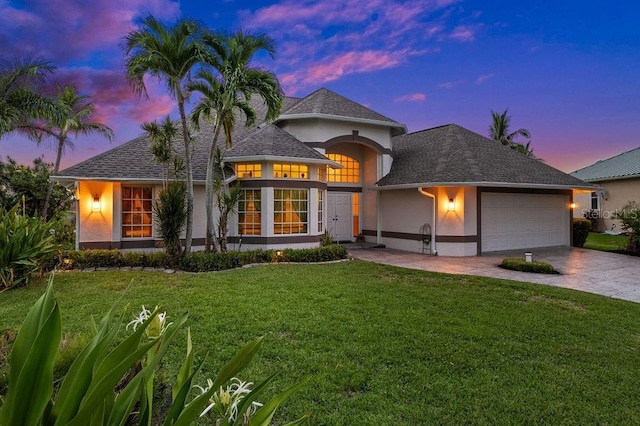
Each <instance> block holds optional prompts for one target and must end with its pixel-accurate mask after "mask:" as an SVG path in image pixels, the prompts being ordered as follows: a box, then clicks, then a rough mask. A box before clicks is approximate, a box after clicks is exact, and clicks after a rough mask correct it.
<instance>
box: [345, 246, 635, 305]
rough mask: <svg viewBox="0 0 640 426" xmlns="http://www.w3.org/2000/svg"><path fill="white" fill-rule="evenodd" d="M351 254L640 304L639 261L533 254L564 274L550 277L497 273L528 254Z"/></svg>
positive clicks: (561, 250)
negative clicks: (510, 260) (507, 262)
mask: <svg viewBox="0 0 640 426" xmlns="http://www.w3.org/2000/svg"><path fill="white" fill-rule="evenodd" d="M348 250H349V254H351V255H352V256H353V257H354V258H357V259H362V260H367V261H371V262H376V263H382V264H386V265H394V266H400V267H403V268H411V269H422V270H425V271H432V272H444V273H447V274H464V275H479V276H483V277H493V278H504V279H509V280H515V281H525V282H530V283H537V284H545V285H552V286H556V287H564V288H572V289H575V290H580V291H586V292H589V293H596V294H601V295H603V296H609V297H614V298H617V299H623V300H629V301H632V302H640V257H633V256H626V255H623V254H616V253H605V252H601V251H596V250H587V249H580V248H570V247H554V248H544V249H533V250H532V252H533V260H538V261H542V262H547V263H550V264H551V265H553V267H554V268H555V269H556V270H557V271H559V272H560V273H561V274H562V275H547V274H533V273H528V272H518V271H510V270H507V269H502V268H499V267H498V264H499V263H500V262H501V261H502V259H504V258H505V257H522V258H524V250H518V251H510V252H495V253H490V254H483V255H482V256H474V257H447V256H427V255H422V254H418V253H410V252H405V251H399V250H392V249H387V248H362V247H359V246H357V245H348Z"/></svg>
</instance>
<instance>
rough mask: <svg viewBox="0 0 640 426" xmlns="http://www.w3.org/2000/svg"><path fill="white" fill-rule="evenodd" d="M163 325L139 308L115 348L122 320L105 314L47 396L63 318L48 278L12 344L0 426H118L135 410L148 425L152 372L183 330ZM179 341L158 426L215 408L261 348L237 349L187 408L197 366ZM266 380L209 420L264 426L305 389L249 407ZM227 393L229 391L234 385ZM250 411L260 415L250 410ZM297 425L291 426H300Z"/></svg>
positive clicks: (159, 316) (180, 320) (176, 324)
mask: <svg viewBox="0 0 640 426" xmlns="http://www.w3.org/2000/svg"><path fill="white" fill-rule="evenodd" d="M166 319H167V315H166V313H160V312H159V309H158V308H156V309H155V310H154V311H153V312H150V311H149V310H147V309H144V307H143V309H142V312H141V313H140V315H139V316H138V318H136V319H135V320H134V321H131V322H130V323H129V325H128V326H127V329H128V328H129V326H130V325H133V331H132V332H131V333H130V334H129V335H127V336H126V337H125V338H124V340H123V341H121V342H118V341H117V339H116V338H117V336H118V331H119V329H120V328H121V325H122V322H123V318H122V317H120V318H117V317H116V316H115V314H114V309H111V310H110V311H109V312H108V313H107V315H106V316H105V317H104V318H103V319H102V321H100V323H99V325H98V326H97V327H96V333H95V335H94V336H93V338H92V339H91V340H90V341H89V342H88V344H87V345H86V346H85V347H84V349H82V350H81V351H80V352H79V354H78V355H77V356H71V358H74V360H73V362H72V363H71V366H70V368H69V370H68V372H67V374H66V375H65V376H64V378H63V379H62V381H61V383H60V386H59V388H58V390H57V392H55V393H54V386H53V380H54V365H55V358H56V353H57V352H58V348H59V346H60V340H61V337H62V336H61V334H62V333H61V329H62V315H61V313H60V307H59V306H58V303H57V301H56V300H55V299H54V298H53V274H52V275H51V278H50V279H49V283H48V285H47V289H46V291H45V294H44V295H43V296H42V297H41V298H40V299H38V301H37V302H36V303H35V305H34V306H33V307H32V308H31V310H30V311H29V313H28V314H27V316H26V318H25V320H24V322H23V324H22V326H21V327H20V331H19V332H18V334H17V336H16V338H15V342H14V344H13V348H12V351H11V355H10V357H9V359H10V360H11V361H10V369H9V380H8V388H7V393H6V398H5V401H4V403H3V404H2V406H1V407H0V424H2V425H40V424H125V423H130V422H131V420H133V418H132V417H131V416H132V414H134V410H136V414H135V416H136V417H135V420H136V421H135V422H136V423H139V424H151V422H152V419H153V418H154V415H153V411H154V409H157V408H159V407H154V401H153V394H154V386H153V382H154V380H153V378H154V376H155V372H156V368H157V367H158V365H159V364H160V361H161V359H162V357H163V356H164V354H165V353H166V351H167V349H168V347H169V345H170V344H171V342H172V340H173V339H174V338H175V337H176V335H177V334H178V331H179V330H180V329H181V328H182V327H183V326H184V325H185V323H186V320H187V315H186V314H183V315H181V316H179V317H177V318H175V319H174V320H173V321H172V322H170V323H167V321H166ZM186 334H187V354H186V357H185V359H184V362H183V363H182V367H181V368H180V372H179V374H178V377H177V378H176V381H175V384H174V386H173V387H172V396H171V405H170V407H169V409H168V411H167V412H166V419H165V422H164V424H183V425H185V424H192V423H193V422H195V421H196V420H197V419H198V418H199V417H200V416H201V414H204V413H203V411H205V409H206V411H209V410H208V407H207V405H209V404H210V401H211V400H212V399H213V400H216V398H215V397H216V394H217V396H218V398H220V397H221V396H222V393H223V392H224V391H223V389H224V386H225V385H226V384H228V383H230V382H233V381H234V376H236V374H238V373H239V372H240V371H242V370H243V369H244V367H245V366H246V365H247V364H248V363H249V362H250V361H251V359H252V358H253V357H254V356H255V354H256V353H257V351H258V349H259V347H260V345H261V344H262V340H263V338H262V337H260V338H258V339H256V340H255V341H253V342H251V343H249V344H248V345H246V346H245V347H244V348H243V349H241V350H240V352H238V353H237V354H236V355H235V356H234V357H233V358H232V359H231V360H230V361H229V362H228V363H227V364H226V365H225V366H224V367H222V369H221V370H220V373H219V374H218V375H217V376H216V377H215V379H214V380H208V381H207V382H208V383H209V386H208V387H207V388H201V390H202V392H201V393H200V394H199V395H197V396H195V397H194V398H193V399H191V400H190V401H187V399H188V396H189V394H190V393H191V390H192V389H193V388H194V385H195V383H194V377H195V375H196V374H197V373H198V372H199V370H200V369H201V367H202V365H203V362H202V361H201V362H198V363H196V362H195V356H194V353H193V346H192V343H191V334H190V332H189V330H188V329H187V333H186ZM134 367H135V368H134ZM273 377H274V375H272V376H271V377H269V378H268V379H266V380H265V381H264V382H263V383H260V384H258V385H257V386H255V388H254V389H253V390H248V391H247V392H246V393H245V394H243V395H242V397H240V398H236V399H234V406H233V407H232V410H231V411H233V412H234V413H235V414H234V415H233V416H231V415H229V417H226V416H227V415H228V414H227V412H226V411H225V413H224V414H223V415H224V416H218V417H215V418H213V419H212V421H213V422H214V424H245V423H244V420H246V421H247V423H246V424H248V423H249V422H251V424H268V423H270V421H271V418H272V417H273V415H274V413H275V411H276V409H277V408H278V406H279V405H280V404H281V403H282V402H283V401H284V400H286V399H287V398H288V397H289V396H290V395H291V393H293V392H294V391H295V390H296V389H298V388H299V387H301V386H302V385H303V384H304V383H305V382H306V381H307V380H306V379H305V380H303V381H302V382H300V383H298V384H296V385H293V386H291V387H290V388H289V389H287V390H285V391H284V392H282V393H281V394H279V395H277V396H276V397H275V398H273V399H272V400H271V401H269V402H267V403H265V404H264V405H262V404H254V402H255V401H256V398H257V397H258V394H259V392H260V391H261V390H263V389H264V388H265V387H266V385H267V384H268V382H269V381H271V379H273ZM236 380H237V379H236ZM243 385H244V383H243ZM116 387H117V388H118V392H117V393H116V392H114V389H115V388H116ZM243 387H245V386H243ZM226 389H227V391H229V390H230V389H235V388H234V387H233V383H232V384H230V385H229V386H228V387H227V388H226ZM218 392H220V393H218ZM225 396H226V395H225ZM257 405H260V406H261V407H260V408H259V409H256V410H254V409H252V407H255V406H257ZM136 407H137V408H136ZM209 407H210V406H209ZM305 417H306V416H305ZM303 419H304V417H303V418H301V419H299V420H298V421H296V422H294V423H296V424H299V423H300V422H302V420H303Z"/></svg>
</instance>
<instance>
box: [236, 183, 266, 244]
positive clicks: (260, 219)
mask: <svg viewBox="0 0 640 426" xmlns="http://www.w3.org/2000/svg"><path fill="white" fill-rule="evenodd" d="M249 191H251V192H252V193H253V194H254V198H253V201H254V206H255V203H256V202H257V203H258V208H257V209H256V210H254V212H253V213H254V214H255V212H257V215H258V219H259V221H258V222H257V223H258V226H259V227H258V230H259V232H258V233H257V234H254V233H252V234H247V233H241V232H240V226H241V225H243V224H244V225H245V229H244V230H245V231H246V229H247V228H246V224H247V222H240V215H241V214H242V213H244V214H247V211H246V210H245V211H243V210H241V209H240V205H241V204H240V203H242V202H246V200H245V199H244V197H246V194H247V192H249ZM242 192H243V194H244V195H243V196H242V198H241V199H240V201H239V202H238V209H237V218H238V220H237V222H238V223H237V227H236V231H237V235H243V236H245V235H250V236H262V235H263V232H262V190H261V189H260V188H243V189H242ZM255 194H257V195H258V196H259V198H258V199H257V200H256V198H255ZM254 223H255V222H254ZM252 230H255V226H254V227H253V228H252Z"/></svg>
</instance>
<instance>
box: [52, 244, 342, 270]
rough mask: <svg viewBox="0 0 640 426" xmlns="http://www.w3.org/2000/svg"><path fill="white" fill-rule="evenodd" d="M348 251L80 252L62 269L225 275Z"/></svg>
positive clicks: (62, 261)
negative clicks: (244, 268)
mask: <svg viewBox="0 0 640 426" xmlns="http://www.w3.org/2000/svg"><path fill="white" fill-rule="evenodd" d="M346 257H347V249H346V248H345V247H344V246H341V245H331V246H325V247H318V248H313V249H297V250H294V249H286V250H251V251H233V252H227V253H204V252H194V253H191V254H189V255H182V256H178V257H170V256H168V255H167V254H166V253H165V252H162V251H157V252H150V253H142V252H134V251H126V252H123V251H120V250H117V249H113V250H80V251H74V250H71V251H65V252H62V253H60V256H59V265H58V267H59V268H60V269H86V268H121V267H131V268H140V267H141V268H170V269H180V270H183V271H188V272H206V271H222V270H225V269H232V268H237V267H240V266H243V265H248V264H252V263H270V262H295V263H297V262H326V261H332V260H340V259H345V258H346Z"/></svg>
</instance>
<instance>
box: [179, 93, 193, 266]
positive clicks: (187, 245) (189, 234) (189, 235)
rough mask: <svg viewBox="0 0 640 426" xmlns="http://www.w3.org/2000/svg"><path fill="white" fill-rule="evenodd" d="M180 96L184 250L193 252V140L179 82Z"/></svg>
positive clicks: (187, 252)
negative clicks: (184, 184)
mask: <svg viewBox="0 0 640 426" xmlns="http://www.w3.org/2000/svg"><path fill="white" fill-rule="evenodd" d="M176 94H177V96H176V97H177V98H178V109H179V110H180V121H182V136H183V137H184V165H185V169H186V171H187V227H186V230H185V242H184V251H185V253H186V254H189V253H191V242H192V239H193V170H192V169H191V141H190V140H189V129H188V127H187V116H186V114H185V112H184V96H183V95H182V90H181V89H180V86H179V84H178V85H177V87H176Z"/></svg>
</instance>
